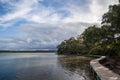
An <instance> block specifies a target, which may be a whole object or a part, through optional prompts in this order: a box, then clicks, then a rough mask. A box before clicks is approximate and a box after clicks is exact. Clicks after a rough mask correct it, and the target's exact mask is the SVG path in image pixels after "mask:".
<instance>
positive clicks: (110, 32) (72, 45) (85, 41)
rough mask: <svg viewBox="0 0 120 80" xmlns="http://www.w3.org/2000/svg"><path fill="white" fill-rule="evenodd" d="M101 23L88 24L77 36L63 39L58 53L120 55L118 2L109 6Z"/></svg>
mask: <svg viewBox="0 0 120 80" xmlns="http://www.w3.org/2000/svg"><path fill="white" fill-rule="evenodd" d="M101 25H102V26H101V27H97V26H95V25H93V26H90V27H88V28H87V29H86V30H85V31H84V32H83V33H82V34H81V35H80V36H78V37H77V38H74V37H72V38H70V39H68V40H65V41H63V42H62V43H61V44H60V45H58V54H95V55H96V54H99V55H107V56H120V3H119V4H116V5H112V6H110V7H109V11H108V12H107V13H105V14H104V15H103V19H102V24H101Z"/></svg>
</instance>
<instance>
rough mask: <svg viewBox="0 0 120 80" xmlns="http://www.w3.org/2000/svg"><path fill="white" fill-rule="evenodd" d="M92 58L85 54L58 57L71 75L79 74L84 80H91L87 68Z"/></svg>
mask: <svg viewBox="0 0 120 80" xmlns="http://www.w3.org/2000/svg"><path fill="white" fill-rule="evenodd" d="M91 59H92V58H90V57H84V56H61V57H58V63H59V65H60V66H61V67H62V68H63V69H64V70H65V71H66V73H68V74H71V76H72V75H79V77H81V78H82V80H89V77H88V75H89V71H87V70H88V64H89V61H90V60H91ZM76 80H79V79H76Z"/></svg>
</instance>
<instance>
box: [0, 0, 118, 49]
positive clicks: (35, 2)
mask: <svg viewBox="0 0 120 80" xmlns="http://www.w3.org/2000/svg"><path fill="white" fill-rule="evenodd" d="M115 3H117V0H0V50H36V49H55V48H56V46H57V45H58V44H59V43H60V42H61V41H63V40H65V39H68V38H69V37H72V36H77V35H79V34H80V33H82V32H83V31H84V30H85V29H86V28H87V27H88V26H89V25H92V24H100V22H101V18H102V15H103V14H104V13H105V12H107V11H108V6H109V5H112V4H115Z"/></svg>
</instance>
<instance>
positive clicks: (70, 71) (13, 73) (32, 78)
mask: <svg viewBox="0 0 120 80" xmlns="http://www.w3.org/2000/svg"><path fill="white" fill-rule="evenodd" d="M89 60H91V58H89V57H87V58H86V57H82V56H79V57H78V56H58V55H56V54H55V53H1V54H0V80H89V77H88V76H87V75H88V71H87V70H86V66H87V63H88V62H89Z"/></svg>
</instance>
